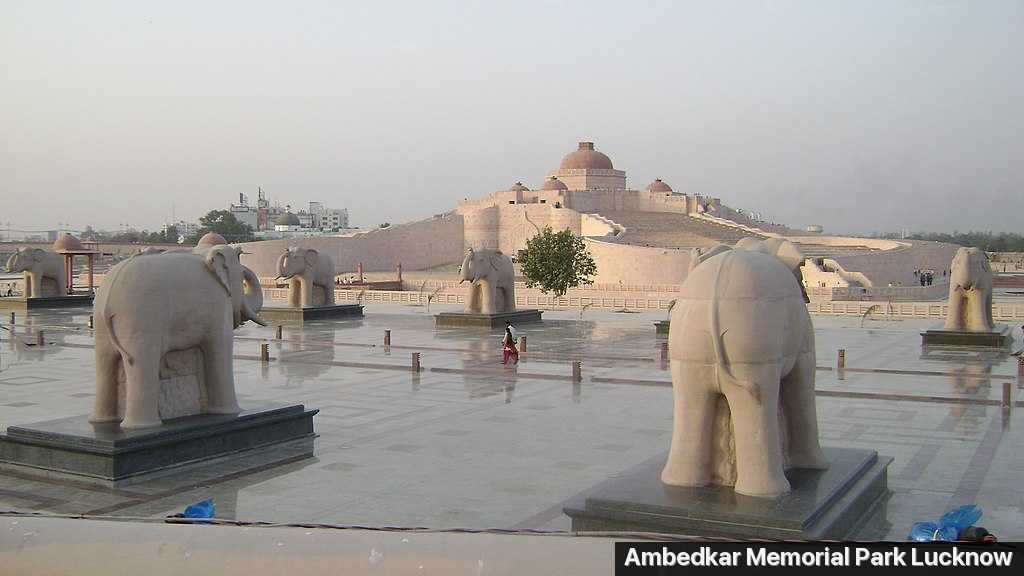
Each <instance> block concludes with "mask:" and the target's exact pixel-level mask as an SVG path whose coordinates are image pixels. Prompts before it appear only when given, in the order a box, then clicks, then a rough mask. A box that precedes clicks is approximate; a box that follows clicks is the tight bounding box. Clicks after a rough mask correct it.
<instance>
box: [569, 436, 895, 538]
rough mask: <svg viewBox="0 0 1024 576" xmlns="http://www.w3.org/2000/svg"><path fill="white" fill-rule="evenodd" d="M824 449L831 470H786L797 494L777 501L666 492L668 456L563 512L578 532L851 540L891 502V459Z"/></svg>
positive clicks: (705, 491)
mask: <svg viewBox="0 0 1024 576" xmlns="http://www.w3.org/2000/svg"><path fill="white" fill-rule="evenodd" d="M824 450H825V457H826V458H827V459H828V461H829V463H830V467H829V469H828V470H807V469H793V470H789V471H787V472H786V477H787V478H788V479H789V483H790V485H791V487H792V490H791V491H790V492H789V493H787V494H783V495H781V496H778V497H775V498H756V497H753V496H744V495H742V494H737V493H736V492H734V491H733V489H732V488H731V487H728V486H714V485H712V486H705V487H701V488H684V487H679V486H667V485H665V484H663V483H662V482H661V469H662V468H663V467H664V465H665V458H666V457H667V453H666V454H665V456H664V457H660V458H655V459H652V460H649V461H647V462H645V463H644V464H641V465H640V466H637V467H636V468H634V469H632V470H629V471H627V472H625V473H623V474H622V475H620V476H617V477H616V478H614V479H612V480H608V481H606V482H604V483H603V484H599V485H598V486H596V487H595V488H594V489H592V490H590V491H588V492H587V493H586V494H585V496H583V497H581V498H580V499H578V501H576V502H572V503H570V505H569V506H567V507H566V508H565V509H564V511H565V513H566V514H568V515H569V517H570V518H572V529H573V530H574V531H631V532H659V533H667V534H678V535H689V536H720V537H726V538H739V539H745V538H771V539H807V540H821V539H842V538H849V537H850V536H851V535H852V534H853V533H854V532H855V531H856V530H858V529H859V528H860V527H861V526H862V525H863V523H864V521H865V520H866V519H867V518H868V516H869V515H870V513H871V512H872V511H873V510H874V509H875V508H876V506H877V505H879V504H881V503H883V502H884V501H885V500H886V499H887V498H888V495H889V489H888V485H887V476H886V468H887V467H888V466H889V463H890V462H892V458H887V457H882V458H880V457H878V454H877V453H876V452H875V451H873V450H856V449H849V448H825V449H824Z"/></svg>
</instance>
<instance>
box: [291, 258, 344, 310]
mask: <svg viewBox="0 0 1024 576" xmlns="http://www.w3.org/2000/svg"><path fill="white" fill-rule="evenodd" d="M334 275H335V269H334V260H332V259H331V257H330V256H328V255H327V254H322V253H320V252H317V251H316V250H313V249H312V248H301V247H298V246H292V247H290V248H288V249H287V250H285V251H284V254H281V256H280V257H279V258H278V259H277V277H278V278H283V279H285V280H288V281H289V286H288V305H289V306H291V307H293V308H309V307H312V306H333V305H334Z"/></svg>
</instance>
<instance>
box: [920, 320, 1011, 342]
mask: <svg viewBox="0 0 1024 576" xmlns="http://www.w3.org/2000/svg"><path fill="white" fill-rule="evenodd" d="M1012 343H1013V335H1012V333H1011V329H1010V327H1009V326H1007V325H1006V324H997V325H996V326H995V329H994V330H992V331H991V332H965V331H960V330H941V329H933V330H928V331H927V332H921V345H922V346H945V347H957V348H959V347H969V348H1007V347H1009V346H1010V345H1011V344H1012Z"/></svg>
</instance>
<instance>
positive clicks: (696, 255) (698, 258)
mask: <svg viewBox="0 0 1024 576" xmlns="http://www.w3.org/2000/svg"><path fill="white" fill-rule="evenodd" d="M729 250H732V248H729V247H728V246H726V245H725V244H715V245H714V246H712V247H710V248H704V249H700V248H694V249H692V250H690V270H693V269H694V268H696V267H697V266H698V265H699V264H700V263H701V262H703V261H705V260H707V259H709V258H711V257H713V256H718V255H719V254H721V253H722V252H728V251H729Z"/></svg>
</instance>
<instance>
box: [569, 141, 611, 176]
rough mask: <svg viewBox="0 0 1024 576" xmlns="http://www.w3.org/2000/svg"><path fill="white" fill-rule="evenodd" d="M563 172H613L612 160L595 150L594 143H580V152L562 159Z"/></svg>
mask: <svg viewBox="0 0 1024 576" xmlns="http://www.w3.org/2000/svg"><path fill="white" fill-rule="evenodd" d="M560 169H561V170H586V169H595V170H611V169H612V159H611V158H609V157H608V156H605V155H604V154H602V153H601V152H598V151H597V150H594V143H593V142H580V148H579V150H577V151H575V152H573V153H571V154H569V155H567V156H566V157H565V158H562V165H561V166H560Z"/></svg>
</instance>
